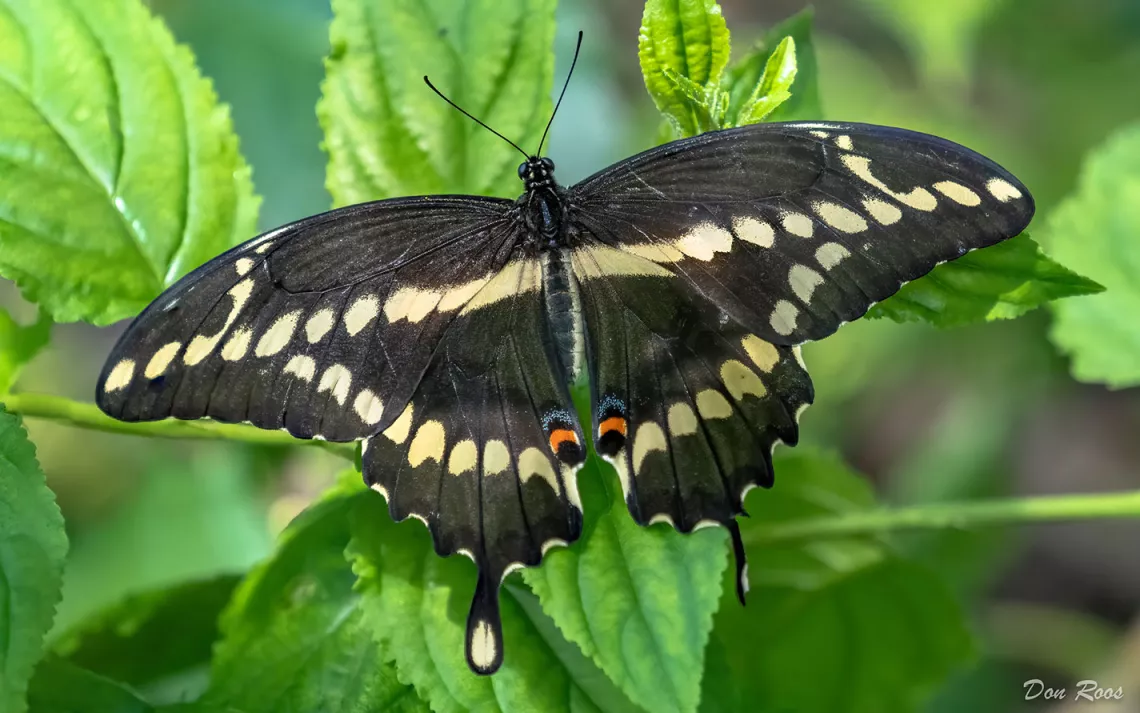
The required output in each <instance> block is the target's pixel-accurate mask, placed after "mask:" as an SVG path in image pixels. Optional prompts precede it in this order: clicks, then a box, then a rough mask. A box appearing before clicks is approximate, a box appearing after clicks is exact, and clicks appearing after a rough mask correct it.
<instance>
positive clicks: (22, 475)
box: [0, 411, 67, 713]
mask: <svg viewBox="0 0 1140 713" xmlns="http://www.w3.org/2000/svg"><path fill="white" fill-rule="evenodd" d="M66 554H67V536H66V535H65V534H64V531H63V516H62V515H60V512H59V508H58V507H57V506H56V504H55V496H54V495H53V494H52V492H51V490H49V489H48V487H47V483H46V482H45V481H44V474H43V471H41V470H40V464H39V463H38V462H37V461H36V449H35V446H33V445H32V443H31V441H29V440H28V434H27V433H26V432H25V431H24V427H23V425H22V424H21V423H20V419H19V418H17V417H16V416H13V415H12V414H9V413H5V412H3V411H0V612H2V613H3V614H2V615H0V642H3V645H2V646H0V710H3V711H5V712H6V713H19V712H20V711H23V710H25V695H26V693H27V687H28V680H29V679H30V678H31V676H32V669H33V668H34V667H35V665H36V662H37V661H39V659H40V656H41V655H42V651H43V639H44V635H45V634H46V633H47V631H48V629H50V628H51V622H52V618H53V617H54V616H55V607H56V604H58V603H59V600H60V590H61V587H62V583H63V559H64V556H65V555H66Z"/></svg>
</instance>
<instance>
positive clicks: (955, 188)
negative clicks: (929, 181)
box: [934, 181, 982, 207]
mask: <svg viewBox="0 0 1140 713" xmlns="http://www.w3.org/2000/svg"><path fill="white" fill-rule="evenodd" d="M934 190H936V191H938V192H939V193H941V194H942V195H944V196H946V197H947V198H949V199H950V200H952V201H954V202H955V203H961V204H962V205H965V206H970V207H973V206H977V205H981V204H982V198H981V196H979V195H978V194H977V193H974V192H973V191H972V190H970V189H969V188H967V187H966V186H963V185H962V184H961V183H958V182H957V181H939V182H938V183H935V184H934Z"/></svg>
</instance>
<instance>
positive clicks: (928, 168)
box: [570, 123, 1034, 344]
mask: <svg viewBox="0 0 1140 713" xmlns="http://www.w3.org/2000/svg"><path fill="white" fill-rule="evenodd" d="M570 201H571V204H572V206H573V207H572V215H573V216H574V218H575V219H576V220H577V221H578V222H579V223H580V225H581V228H582V229H583V230H584V231H587V232H589V233H590V234H591V235H592V236H594V239H596V240H600V241H602V242H603V243H605V244H608V245H612V246H614V247H617V248H619V249H620V250H622V251H623V252H626V253H629V254H634V255H637V256H640V257H643V258H646V259H648V260H650V261H652V262H654V263H657V264H659V265H661V266H663V267H665V268H666V269H667V270H669V271H670V272H672V273H674V274H675V275H677V276H679V277H680V278H681V279H683V280H685V281H686V282H688V283H689V284H690V285H691V286H692V287H693V288H694V289H696V290H698V291H700V292H701V293H703V294H704V295H706V296H707V297H708V298H709V299H710V300H712V301H714V302H715V303H717V304H718V305H721V306H722V307H723V308H724V309H726V310H727V311H728V312H729V313H730V314H731V315H732V316H733V317H734V318H736V319H737V320H738V321H739V322H740V323H741V324H743V325H746V326H747V327H748V329H749V330H750V331H752V332H753V333H755V334H757V335H759V336H761V337H763V338H765V339H766V340H768V341H770V342H773V343H776V344H798V343H801V342H804V341H807V340H814V339H820V338H822V337H825V336H827V335H829V334H831V333H832V332H834V331H835V330H836V329H838V327H839V326H840V325H841V324H842V323H844V322H848V321H851V320H853V319H856V318H858V317H859V316H861V315H863V314H864V313H865V312H866V311H867V309H868V308H869V307H870V306H871V305H872V304H873V303H875V302H877V301H880V300H883V299H885V298H886V297H888V296H890V295H891V294H893V293H894V292H896V291H897V290H898V288H899V287H900V286H901V285H902V284H903V283H905V282H907V281H910V280H913V279H916V278H918V277H921V276H922V275H924V274H926V273H927V272H929V271H930V270H931V269H932V268H934V267H935V266H936V265H937V264H938V263H941V262H945V261H947V260H952V259H954V258H957V257H960V256H962V255H963V254H965V253H966V252H967V251H969V250H972V249H975V248H980V247H986V246H988V245H992V244H994V243H997V242H999V241H1001V240H1004V239H1006V238H1009V237H1012V236H1014V235H1016V234H1018V233H1019V232H1021V231H1022V230H1023V229H1024V228H1025V226H1026V225H1027V224H1028V223H1029V220H1030V218H1031V217H1032V216H1033V209H1034V206H1033V200H1032V198H1031V197H1030V195H1029V191H1028V190H1026V188H1025V187H1024V186H1023V185H1021V183H1020V182H1019V181H1018V180H1017V179H1016V178H1014V177H1013V176H1012V175H1011V174H1010V173H1009V172H1007V171H1006V170H1004V169H1003V168H1001V167H1000V166H998V165H997V164H996V163H994V162H993V161H991V160H989V159H987V158H985V157H984V156H981V155H979V154H977V153H975V152H973V151H971V150H970V149H967V148H965V147H963V146H960V145H958V144H955V143H953V142H950V141H947V140H945V139H941V138H938V137H934V136H929V135H926V134H920V133H917V132H913V131H906V130H903V129H893V128H887V127H880V126H871V125H867V124H849V123H773V124H756V125H751V126H745V127H741V128H738V129H729V130H725V131H718V132H712V133H708V134H702V135H700V136H697V137H694V138H691V139H684V140H681V141H675V142H672V143H669V144H666V145H664V146H660V147H658V148H656V149H652V150H650V151H647V152H645V153H642V154H640V155H638V156H635V157H633V158H630V159H628V160H626V161H622V162H620V163H618V164H616V165H614V166H612V167H610V168H608V169H606V170H605V171H602V172H601V173H598V174H597V175H595V176H593V177H591V178H588V179H586V180H585V181H583V182H582V183H580V184H578V185H576V186H574V187H573V188H572V189H571V196H570Z"/></svg>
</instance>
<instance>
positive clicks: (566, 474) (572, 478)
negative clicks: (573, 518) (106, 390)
mask: <svg viewBox="0 0 1140 713" xmlns="http://www.w3.org/2000/svg"><path fill="white" fill-rule="evenodd" d="M584 463H585V461H583V462H582V463H579V464H578V465H566V464H565V463H561V464H559V466H558V470H560V471H561V472H562V483H563V485H564V486H565V487H566V500H568V501H569V502H570V504H571V505H573V506H574V507H576V508H578V512H581V511H582V498H581V497H580V496H579V494H578V471H579V470H581V469H582V465H583V464H584Z"/></svg>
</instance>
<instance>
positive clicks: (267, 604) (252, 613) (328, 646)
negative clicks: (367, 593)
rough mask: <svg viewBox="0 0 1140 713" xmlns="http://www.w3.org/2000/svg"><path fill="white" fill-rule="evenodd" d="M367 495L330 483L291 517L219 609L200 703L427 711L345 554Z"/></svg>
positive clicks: (253, 710) (249, 710) (248, 710)
mask: <svg viewBox="0 0 1140 713" xmlns="http://www.w3.org/2000/svg"><path fill="white" fill-rule="evenodd" d="M353 475H354V476H355V479H356V480H357V481H358V482H359V480H360V476H359V475H358V474H353ZM373 497H375V496H374V495H372V494H371V493H369V492H368V491H365V490H363V489H361V488H356V489H352V490H350V489H344V488H340V487H337V488H334V490H333V492H332V493H331V494H329V495H327V496H326V497H324V498H323V499H322V500H321V501H319V502H317V503H316V504H314V505H313V506H311V507H310V508H308V509H307V510H305V512H303V513H302V514H301V515H300V516H299V517H298V518H297V519H296V520H294V521H293V523H292V524H290V526H289V527H288V528H287V529H286V531H285V532H284V533H283V534H282V537H281V543H280V544H279V546H278V548H277V551H276V552H275V553H274V554H273V556H272V557H271V558H270V559H269V560H268V561H266V562H265V563H263V564H261V565H259V566H258V567H257V568H255V569H254V570H253V571H252V572H251V573H250V574H249V575H248V576H247V577H246V578H245V580H244V581H243V582H242V584H241V586H240V587H239V588H238V590H237V592H236V593H235V595H234V598H233V601H232V603H231V604H230V606H229V607H228V608H227V610H226V613H225V615H224V617H223V623H222V628H223V631H224V637H223V639H222V641H221V643H220V644H219V645H218V647H217V652H216V656H215V660H214V665H213V670H212V675H211V685H210V689H209V690H208V691H207V692H206V695H205V696H204V697H203V701H205V702H207V703H209V704H212V705H214V706H217V707H218V708H229V709H237V710H241V711H243V713H258V712H259V711H267V712H268V711H272V712H274V713H276V712H277V711H285V710H288V711H318V710H336V711H354V712H356V713H372V712H375V713H379V712H380V711H393V712H406V713H413V712H415V713H427V711H428V707H427V704H426V703H424V702H423V701H421V700H420V699H419V698H418V697H417V696H416V695H415V692H414V691H413V690H412V689H411V687H410V686H407V685H405V684H402V683H400V681H399V680H398V679H397V677H396V670H395V668H394V667H393V666H391V665H390V664H386V663H384V662H383V661H382V660H381V653H380V647H379V645H378V644H377V642H376V640H375V639H374V638H373V637H372V633H371V631H370V630H369V628H368V627H367V626H365V624H364V620H363V613H362V611H361V609H360V606H359V604H360V597H359V595H357V594H356V593H355V592H354V591H353V584H354V581H355V577H354V576H353V574H352V569H351V567H350V566H349V564H348V562H347V560H345V557H344V550H345V547H346V546H347V545H348V542H349V537H350V532H349V514H350V512H351V511H352V509H353V508H354V507H355V506H356V505H357V503H358V502H359V501H360V500H361V499H362V498H373Z"/></svg>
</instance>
